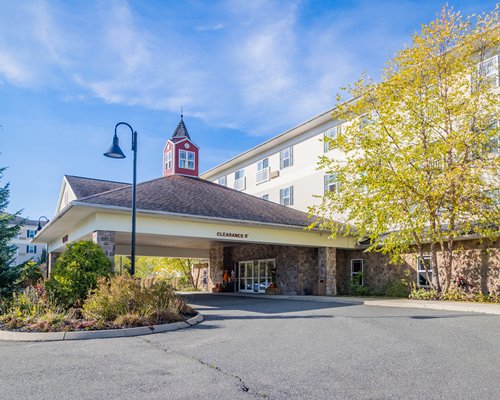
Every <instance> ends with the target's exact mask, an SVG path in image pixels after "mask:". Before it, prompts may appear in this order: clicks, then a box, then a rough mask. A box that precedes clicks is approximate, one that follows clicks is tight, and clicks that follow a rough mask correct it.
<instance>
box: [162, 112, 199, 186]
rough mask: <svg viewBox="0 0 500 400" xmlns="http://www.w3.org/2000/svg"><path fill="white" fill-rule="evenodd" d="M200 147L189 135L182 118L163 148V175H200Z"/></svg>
mask: <svg viewBox="0 0 500 400" xmlns="http://www.w3.org/2000/svg"><path fill="white" fill-rule="evenodd" d="M199 150H200V149H199V148H198V146H196V145H195V144H194V143H193V142H192V141H191V138H190V137H189V133H188V131H187V129H186V125H185V124H184V119H183V116H182V114H181V120H180V121H179V124H178V125H177V128H175V131H174V134H173V135H172V137H171V138H170V139H169V140H167V143H166V144H165V147H164V149H163V176H170V175H187V176H195V177H198V154H199Z"/></svg>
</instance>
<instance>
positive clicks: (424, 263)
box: [417, 256, 432, 288]
mask: <svg viewBox="0 0 500 400" xmlns="http://www.w3.org/2000/svg"><path fill="white" fill-rule="evenodd" d="M426 268H427V270H428V272H429V279H431V280H432V263H431V256H423V257H418V258H417V286H418V287H424V288H425V287H429V286H430V282H429V281H428V280H427V274H426V273H425V269H426Z"/></svg>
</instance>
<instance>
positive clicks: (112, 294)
mask: <svg viewBox="0 0 500 400" xmlns="http://www.w3.org/2000/svg"><path fill="white" fill-rule="evenodd" d="M186 311H189V310H188V308H187V307H186V306H185V304H184V302H183V301H182V300H181V299H179V298H178V297H177V296H176V294H175V292H174V289H173V288H172V286H171V285H170V284H169V283H168V282H167V281H166V280H164V279H158V278H156V279H153V278H150V279H144V280H141V279H138V278H134V277H129V276H115V277H113V278H111V279H110V280H109V281H107V280H105V279H100V280H99V284H98V287H97V289H95V290H94V291H93V292H92V293H91V294H90V296H89V297H88V298H87V300H86V301H85V303H84V304H83V315H84V316H85V318H87V319H94V320H97V321H100V322H104V323H105V324H110V325H112V326H117V327H118V326H143V325H156V324H163V323H167V322H175V321H182V320H183V318H182V317H181V316H180V313H185V312H186Z"/></svg>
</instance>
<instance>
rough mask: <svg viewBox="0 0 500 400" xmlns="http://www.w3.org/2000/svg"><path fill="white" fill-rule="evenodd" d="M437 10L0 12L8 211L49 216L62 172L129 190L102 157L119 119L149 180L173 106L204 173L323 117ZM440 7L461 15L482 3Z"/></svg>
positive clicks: (246, 4) (226, 5) (294, 7)
mask: <svg viewBox="0 0 500 400" xmlns="http://www.w3.org/2000/svg"><path fill="white" fill-rule="evenodd" d="M441 4H442V3H441V2H439V1H430V0H429V1H425V0H421V1H419V0H414V1H409V0H408V1H404V0H399V1H383V0H382V1H379V0H377V1H370V0H367V1H333V0H331V1H326V0H301V1H294V0H283V1H271V0H263V1H260V0H246V1H245V0H241V1H238V0H227V1H202V0H198V1H181V0H177V1H175V0H171V1H168V0H163V1H124V0H117V1H98V2H91V1H87V0H81V1H76V0H73V1H18V0H13V1H10V0H2V1H1V2H0V153H1V154H0V166H6V167H8V170H7V171H6V173H5V175H4V178H3V180H2V182H0V184H5V183H6V182H10V184H11V197H10V200H11V202H10V206H9V208H8V211H11V212H13V211H17V210H20V209H24V213H23V214H24V216H27V217H30V218H35V219H37V218H38V217H39V216H41V215H45V216H47V217H49V218H51V217H52V216H53V214H54V208H55V204H56V200H57V197H58V195H59V189H60V184H61V180H62V176H63V175H64V174H70V175H81V176H88V177H94V178H100V179H110V180H118V181H127V182H129V181H131V175H132V162H131V157H127V158H126V159H125V160H111V159H108V158H105V157H103V156H102V153H103V152H104V151H105V150H106V149H107V148H108V147H109V145H110V143H111V139H112V135H113V129H114V126H115V124H116V123H117V122H119V121H126V122H128V123H130V124H131V125H132V126H133V127H134V128H135V129H136V130H137V131H138V136H139V155H138V179H139V181H144V180H148V179H153V178H156V177H159V176H161V171H162V169H161V168H162V149H163V146H164V143H165V141H166V140H167V139H168V138H169V137H170V136H171V134H172V132H173V130H174V129H175V127H176V125H177V123H178V120H179V114H180V109H181V106H182V107H184V115H185V122H186V125H187V128H188V130H189V132H190V134H191V137H192V139H193V140H194V141H195V142H196V143H197V144H198V145H199V146H200V148H201V159H200V166H201V171H205V170H207V169H209V168H211V167H213V166H215V165H217V164H218V163H220V162H223V161H224V160H227V159H228V158H230V157H232V156H235V155H237V154H238V153H240V152H242V151H244V150H246V149H248V148H250V147H252V146H255V145H257V144H259V143H260V142H262V141H264V140H266V139H268V138H270V137H272V136H275V135H276V134H278V133H280V132H282V131H284V130H286V129H288V128H291V127H293V126H294V125H296V124H298V123H300V122H302V121H304V120H306V119H308V118H310V117H312V116H314V115H317V114H319V113H321V112H323V111H325V110H327V109H329V108H330V107H332V106H334V104H335V98H336V95H337V93H338V92H339V90H340V87H341V86H344V85H345V84H347V83H349V82H352V81H353V80H355V79H356V78H358V77H359V76H360V74H361V73H362V72H363V71H366V72H367V73H368V74H370V75H371V76H373V77H375V78H376V77H378V76H379V74H380V72H381V69H382V67H383V65H384V63H385V61H386V60H387V58H388V57H389V56H390V55H392V54H394V53H395V52H396V51H397V50H398V49H399V48H401V47H402V46H403V45H404V44H405V43H409V42H410V41H411V35H412V34H413V33H414V32H416V31H418V30H419V29H420V26H421V24H425V23H428V22H429V21H430V20H432V19H433V18H435V16H436V13H437V12H439V9H440V7H441ZM448 4H450V5H451V6H453V7H455V9H457V10H461V11H462V13H463V14H466V15H468V14H472V13H475V12H482V11H489V10H491V9H493V7H494V6H495V1H472V0H469V1H448ZM120 138H121V139H120V140H121V143H122V144H123V146H122V147H123V149H124V151H125V152H126V154H127V155H128V156H131V152H130V143H129V142H130V134H129V132H127V131H126V130H124V131H120Z"/></svg>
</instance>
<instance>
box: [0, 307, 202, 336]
mask: <svg viewBox="0 0 500 400" xmlns="http://www.w3.org/2000/svg"><path fill="white" fill-rule="evenodd" d="M202 321H203V315H202V314H200V313H197V314H196V316H194V317H192V318H189V319H188V320H186V321H185V322H184V321H182V322H174V323H172V324H162V325H153V326H140V327H137V328H123V329H106V330H101V331H70V332H12V331H2V330H0V341H10V342H55V341H62V340H87V339H107V338H117V337H133V336H143V335H152V334H154V333H162V332H170V331H176V330H178V329H185V328H189V327H191V326H193V325H196V324H199V323H200V322H202Z"/></svg>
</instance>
